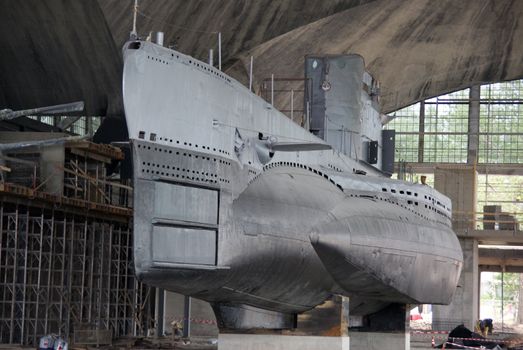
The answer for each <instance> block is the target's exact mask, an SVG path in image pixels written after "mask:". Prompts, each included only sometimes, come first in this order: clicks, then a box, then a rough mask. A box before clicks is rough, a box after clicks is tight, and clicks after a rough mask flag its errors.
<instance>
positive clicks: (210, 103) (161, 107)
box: [123, 41, 463, 329]
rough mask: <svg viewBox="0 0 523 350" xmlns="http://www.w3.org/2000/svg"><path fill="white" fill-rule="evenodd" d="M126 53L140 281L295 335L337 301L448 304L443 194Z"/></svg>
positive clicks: (196, 71)
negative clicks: (297, 325)
mask: <svg viewBox="0 0 523 350" xmlns="http://www.w3.org/2000/svg"><path fill="white" fill-rule="evenodd" d="M127 45H128V46H126V48H125V49H124V56H125V65H124V83H123V90H124V105H125V110H126V119H127V124H128V128H129V136H130V140H131V145H132V150H133V165H134V191H135V192H134V260H135V271H136V274H137V276H138V277H139V278H140V279H142V280H143V281H144V282H146V283H148V284H151V285H154V286H157V287H162V288H165V289H167V290H171V291H175V292H178V293H181V294H184V295H190V296H193V297H195V298H200V299H202V300H206V301H208V302H210V303H211V304H212V305H213V307H214V310H215V313H216V315H217V319H218V320H219V323H220V327H222V328H229V329H242V328H290V327H293V325H294V320H295V318H294V317H295V314H297V313H301V312H304V311H306V310H309V309H311V308H313V307H315V306H316V305H319V304H321V303H322V302H324V301H325V300H326V299H327V298H329V297H330V296H332V295H333V294H337V295H344V296H349V297H350V298H351V299H350V300H351V312H353V313H354V314H367V313H370V312H374V311H377V310H378V309H380V308H383V307H385V306H386V305H388V304H389V303H404V304H421V303H432V304H447V303H449V302H450V300H451V298H452V295H453V293H454V291H455V288H456V285H457V281H458V278H459V275H460V271H461V266H462V261H463V256H462V252H461V248H460V245H459V242H458V240H457V238H456V235H455V234H454V232H453V231H452V229H451V224H450V219H451V204H450V201H449V200H448V198H446V197H445V196H442V195H441V194H439V193H438V192H437V191H435V190H434V189H432V188H430V187H428V186H423V185H419V184H412V183H408V182H402V181H398V180H391V179H389V178H387V177H383V176H382V175H381V173H380V172H379V171H374V170H373V168H372V167H369V166H368V165H366V164H363V163H362V162H358V161H356V160H354V159H352V158H350V157H347V156H346V155H345V154H343V153H340V152H337V151H336V150H332V149H325V148H322V147H317V146H315V145H320V146H321V145H322V144H324V143H325V142H324V141H323V140H322V139H319V138H318V137H316V136H314V135H312V134H311V133H310V132H308V131H307V130H305V129H303V128H302V127H300V126H299V125H297V124H295V123H294V122H292V121H290V120H289V119H288V118H287V117H285V116H283V115H282V114H281V113H279V112H278V111H276V110H275V109H274V108H272V106H271V105H270V104H268V103H266V102H265V101H263V100H261V99H260V98H258V97H257V96H255V95H253V94H252V93H251V92H250V91H248V90H247V89H245V88H244V87H243V86H242V85H241V84H239V83H238V82H236V81H234V80H233V79H232V78H230V77H228V76H226V75H225V74H223V73H222V72H220V71H217V70H216V69H214V68H213V67H210V66H208V65H206V64H205V63H202V62H199V61H196V60H194V59H193V58H191V57H189V56H185V55H182V54H181V53H178V52H176V51H173V50H170V49H167V48H163V47H161V46H158V45H155V44H152V43H146V42H140V41H135V42H131V43H129V44H127ZM292 143H295V144H296V145H297V146H296V147H295V148H296V150H293V151H290V152H289V151H277V150H276V151H274V149H283V148H278V147H277V146H276V145H282V144H287V145H289V144H291V145H292ZM303 144H309V145H313V146H311V147H310V149H306V150H303V149H305V148H303ZM273 146H274V148H272V147H273ZM291 149H292V147H291ZM363 174H366V175H363Z"/></svg>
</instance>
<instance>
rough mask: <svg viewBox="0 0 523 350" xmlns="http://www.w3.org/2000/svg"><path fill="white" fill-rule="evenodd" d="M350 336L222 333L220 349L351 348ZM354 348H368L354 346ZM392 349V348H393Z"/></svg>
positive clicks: (334, 349) (338, 349)
mask: <svg viewBox="0 0 523 350" xmlns="http://www.w3.org/2000/svg"><path fill="white" fill-rule="evenodd" d="M349 349H350V347H349V337H322V336H294V335H274V334H263V335H262V334H229V333H227V334H220V335H219V336H218V350H349ZM353 349H362V350H363V349H366V348H358V347H353ZM391 349H392V348H391Z"/></svg>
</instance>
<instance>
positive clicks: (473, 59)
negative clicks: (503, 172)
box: [0, 0, 523, 115]
mask: <svg viewBox="0 0 523 350" xmlns="http://www.w3.org/2000/svg"><path fill="white" fill-rule="evenodd" d="M2 4H3V6H2V8H3V10H2V11H1V12H0V28H1V29H2V36H0V49H1V55H0V108H6V107H8V108H13V109H17V108H30V107H36V106H42V105H51V104H58V103H64V102H69V101H73V100H79V99H81V100H84V101H85V102H86V105H87V108H86V114H89V115H104V114H106V115H123V108H122V103H121V92H120V89H121V64H122V63H121V58H120V50H119V48H120V47H121V45H122V44H123V42H124V41H125V40H126V39H127V37H128V34H129V31H130V29H131V18H132V16H131V8H132V0H127V1H123V0H82V1H62V0H46V1H37V2H26V1H18V0H2ZM522 19H523V1H518V0H512V1H511V0H463V1H453V0H441V1H437V2H435V1H429V0H374V1H373V0H336V1H320V0H281V1H271V0H260V1H237V0H220V1H218V0H215V1H207V0H191V1H186V0H140V16H139V18H138V28H139V32H140V33H141V34H143V33H147V32H149V31H157V30H163V31H165V32H166V43H172V42H174V43H175V44H176V47H177V48H178V49H179V50H180V51H182V52H185V53H188V54H191V55H194V56H196V57H197V58H200V59H204V60H206V58H207V52H208V49H209V48H212V47H214V48H216V42H217V40H216V34H215V32H217V31H222V32H223V49H224V50H223V53H224V55H223V56H224V57H223V61H224V66H225V67H226V68H228V71H229V72H231V74H233V75H234V76H236V77H237V78H239V79H240V80H243V81H246V80H247V79H246V74H245V72H246V71H247V69H246V66H247V62H248V60H249V56H250V55H253V56H254V59H255V77H256V78H258V80H261V79H262V78H266V77H269V76H270V74H271V73H275V74H276V75H281V76H295V77H300V76H302V75H303V57H304V55H305V54H308V53H315V54H323V53H330V54H340V53H359V54H361V55H362V56H363V57H365V60H366V63H367V66H368V69H369V70H370V71H371V73H373V74H374V75H375V77H376V78H377V79H378V80H380V81H381V86H382V104H383V107H384V110H385V111H391V110H394V109H397V108H400V107H402V106H405V105H408V104H410V103H413V102H415V101H418V100H420V99H423V98H426V97H429V96H434V95H438V94H441V93H445V92H448V91H452V90H457V89H460V88H464V87H467V86H469V85H471V84H475V83H481V82H493V81H500V80H508V79H516V78H520V77H522V76H523V40H521V39H520V38H521V37H523V25H522V23H521V20H522ZM215 62H216V59H215Z"/></svg>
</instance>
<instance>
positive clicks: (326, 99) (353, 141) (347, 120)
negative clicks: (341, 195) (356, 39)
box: [305, 54, 395, 176]
mask: <svg viewBox="0 0 523 350" xmlns="http://www.w3.org/2000/svg"><path fill="white" fill-rule="evenodd" d="M305 79H306V80H307V84H305V87H306V88H305V89H306V91H305V104H306V106H305V110H309V111H310V115H309V128H310V131H311V132H312V133H313V134H315V135H316V136H318V137H320V138H322V139H323V140H325V141H326V142H327V143H328V144H329V145H331V146H332V147H333V148H334V149H335V150H338V151H339V152H342V153H344V154H346V155H347V156H349V157H350V158H352V159H355V160H356V161H358V162H362V163H366V164H367V165H371V166H373V167H374V168H376V169H378V170H381V171H382V172H383V173H384V174H386V175H388V176H390V175H391V174H392V173H393V172H394V142H395V132H394V130H383V129H382V127H383V125H382V121H381V120H382V119H381V117H380V116H381V113H380V106H379V83H378V81H377V80H376V79H374V78H373V77H372V76H371V75H370V73H369V72H367V71H366V70H365V62H364V60H363V57H361V56H360V55H357V54H350V55H308V56H306V57H305Z"/></svg>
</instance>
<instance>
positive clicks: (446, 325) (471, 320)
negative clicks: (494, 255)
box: [432, 238, 479, 331]
mask: <svg viewBox="0 0 523 350" xmlns="http://www.w3.org/2000/svg"><path fill="white" fill-rule="evenodd" d="M460 243H461V249H462V250H463V269H462V271H461V276H460V278H459V281H458V288H457V289H456V292H455V293H454V297H453V298H452V302H451V303H450V305H434V306H433V307H432V327H433V328H434V329H435V330H443V331H448V330H451V329H453V328H454V327H455V326H457V325H460V324H464V325H465V327H467V328H469V329H471V330H473V329H474V325H475V322H476V321H477V320H478V318H479V270H478V264H479V257H478V241H477V240H475V239H470V238H461V239H460Z"/></svg>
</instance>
